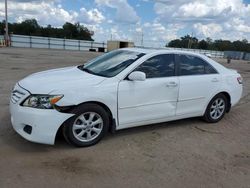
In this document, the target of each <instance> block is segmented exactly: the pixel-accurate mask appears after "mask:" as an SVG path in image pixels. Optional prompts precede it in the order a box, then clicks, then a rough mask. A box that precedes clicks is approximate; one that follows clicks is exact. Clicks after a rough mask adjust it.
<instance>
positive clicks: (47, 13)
mask: <svg viewBox="0 0 250 188" xmlns="http://www.w3.org/2000/svg"><path fill="white" fill-rule="evenodd" d="M8 9H9V17H10V18H9V20H12V21H17V22H21V21H23V20H25V19H31V18H35V19H37V20H38V22H39V23H40V24H41V25H48V24H50V25H53V26H56V27H58V26H62V24H64V23H65V22H72V23H74V22H78V21H80V22H81V23H86V24H98V23H101V22H102V21H103V20H105V17H104V16H103V14H102V13H101V12H100V11H99V10H98V9H96V8H94V9H90V10H86V9H85V8H81V9H80V10H79V12H76V11H70V10H66V9H64V8H62V6H61V5H60V4H56V3H54V1H53V0H50V1H49V0H47V1H42V2H40V1H25V2H14V1H9V3H8ZM0 19H4V3H3V2H0Z"/></svg>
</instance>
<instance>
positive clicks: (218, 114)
mask: <svg viewBox="0 0 250 188" xmlns="http://www.w3.org/2000/svg"><path fill="white" fill-rule="evenodd" d="M227 107H228V101H227V98H226V96H225V95H223V94H218V95H216V96H215V97H214V98H213V99H212V100H211V101H210V102H209V104H208V106H207V109H206V112H205V114H204V116H203V118H204V120H205V121H207V122H209V123H216V122H218V121H220V120H221V119H222V118H223V117H224V115H225V113H226V109H227Z"/></svg>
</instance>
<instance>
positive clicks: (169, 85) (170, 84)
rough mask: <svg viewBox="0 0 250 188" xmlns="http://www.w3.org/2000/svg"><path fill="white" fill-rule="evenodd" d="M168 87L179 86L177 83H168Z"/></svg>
mask: <svg viewBox="0 0 250 188" xmlns="http://www.w3.org/2000/svg"><path fill="white" fill-rule="evenodd" d="M166 86H167V87H176V86H178V84H177V83H176V82H168V83H167V85H166Z"/></svg>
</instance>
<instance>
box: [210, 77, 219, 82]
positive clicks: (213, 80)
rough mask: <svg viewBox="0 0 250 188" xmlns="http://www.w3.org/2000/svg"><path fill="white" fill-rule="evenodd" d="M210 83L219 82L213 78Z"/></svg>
mask: <svg viewBox="0 0 250 188" xmlns="http://www.w3.org/2000/svg"><path fill="white" fill-rule="evenodd" d="M211 81H212V82H219V80H218V78H213V79H212V80H211Z"/></svg>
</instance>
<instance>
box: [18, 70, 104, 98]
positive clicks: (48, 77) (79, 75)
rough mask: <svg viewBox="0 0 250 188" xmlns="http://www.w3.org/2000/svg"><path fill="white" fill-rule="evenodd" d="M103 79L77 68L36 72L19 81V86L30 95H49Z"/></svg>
mask: <svg viewBox="0 0 250 188" xmlns="http://www.w3.org/2000/svg"><path fill="white" fill-rule="evenodd" d="M104 79H105V78H104V77H101V76H96V75H93V74H90V73H87V72H84V71H82V70H80V69H78V68H77V67H66V68H60V69H52V70H48V71H43V72H38V73H35V74H32V75H30V76H27V77H26V78H24V79H23V80H21V81H19V85H20V86H21V87H23V88H24V89H26V90H28V91H29V92H30V93H32V94H49V93H51V92H53V91H56V90H67V89H72V87H76V88H79V87H81V86H82V87H84V88H85V87H86V86H90V85H97V84H99V83H101V82H102V81H103V80H104Z"/></svg>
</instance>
